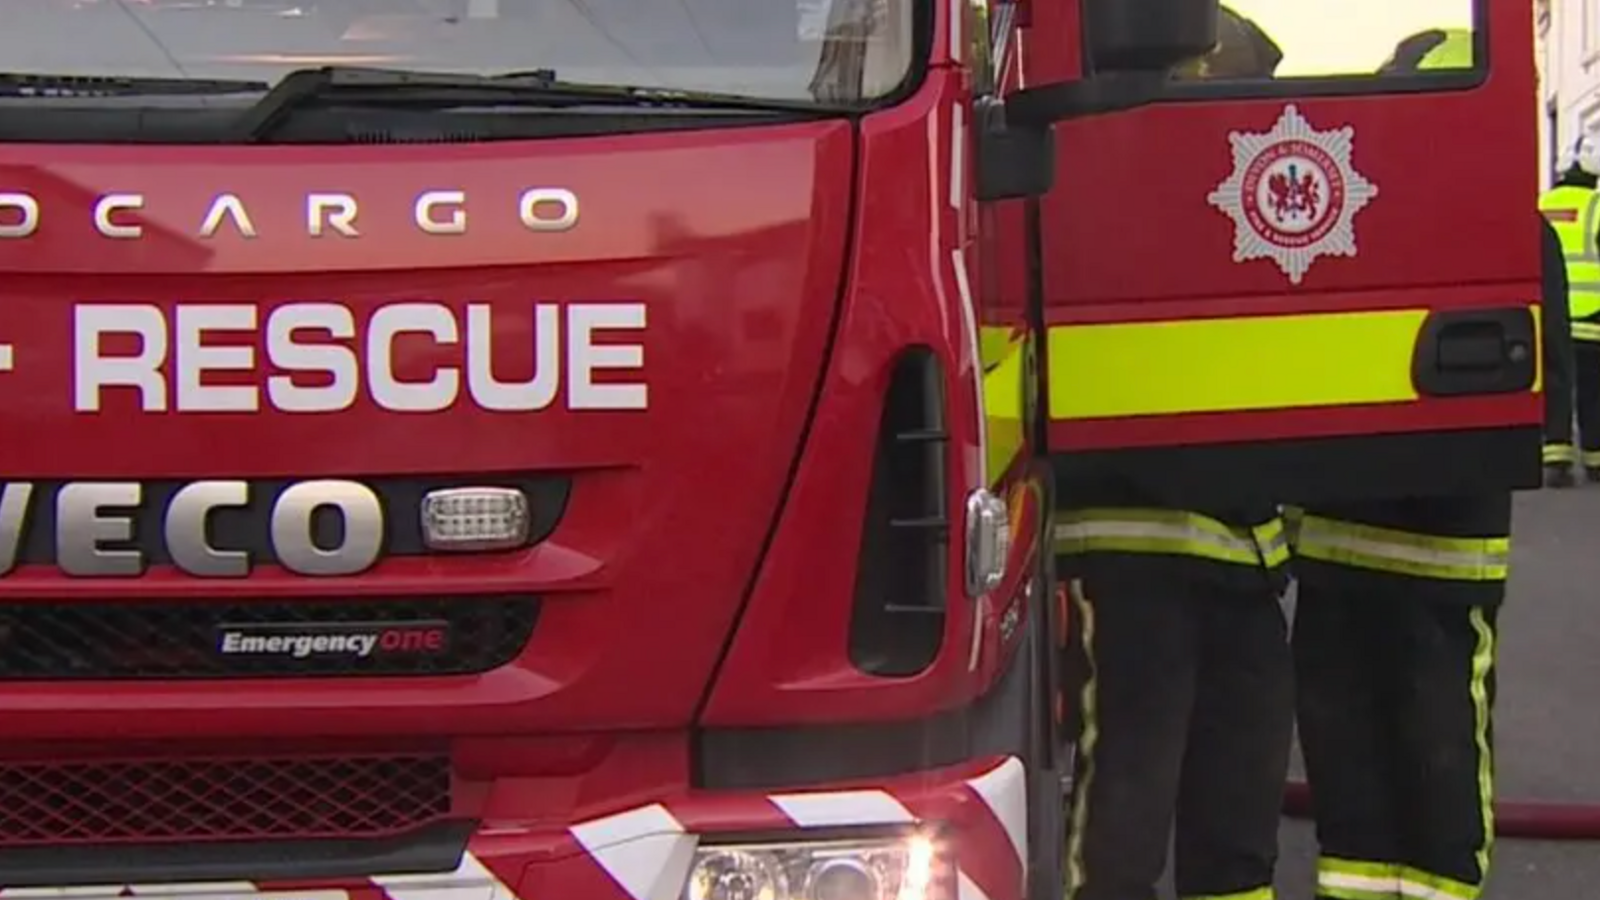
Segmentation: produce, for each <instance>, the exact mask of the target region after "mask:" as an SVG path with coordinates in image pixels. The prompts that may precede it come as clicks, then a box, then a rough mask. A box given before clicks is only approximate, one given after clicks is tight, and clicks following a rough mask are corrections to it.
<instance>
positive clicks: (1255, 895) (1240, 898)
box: [1178, 887, 1272, 900]
mask: <svg viewBox="0 0 1600 900" xmlns="http://www.w3.org/2000/svg"><path fill="white" fill-rule="evenodd" d="M1178 900H1272V888H1270V887H1262V888H1256V889H1255V890H1253V891H1238V892H1236V893H1232V894H1184V895H1182V896H1180V897H1179V898H1178Z"/></svg>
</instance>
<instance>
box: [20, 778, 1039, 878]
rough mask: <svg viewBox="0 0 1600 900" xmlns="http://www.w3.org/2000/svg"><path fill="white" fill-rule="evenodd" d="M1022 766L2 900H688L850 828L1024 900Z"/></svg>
mask: <svg viewBox="0 0 1600 900" xmlns="http://www.w3.org/2000/svg"><path fill="white" fill-rule="evenodd" d="M1025 780H1026V779H1025V773H1024V767H1023V765H1022V763H1021V761H1020V760H1018V759H1016V758H1015V757H1001V758H991V759H986V760H982V761H977V762H974V763H971V764H968V765H963V766H958V767H952V768H948V769H939V770H934V771H927V772H919V773H916V774H914V775H910V776H903V777H899V778H894V779H885V780H881V781H876V782H870V783H860V784H851V785H848V786H844V785H841V786H838V787H832V788H809V789H806V790H803V791H792V792H776V793H767V792H754V791H738V792H734V791H717V792H710V791H696V792H689V793H687V794H685V795H683V796H676V797H668V798H661V799H657V800H654V802H637V803H632V804H626V805H624V804H619V808H618V810H617V811H616V812H614V813H611V814H609V815H605V816H602V817H600V818H593V819H589V820H587V821H582V822H577V823H572V824H567V825H565V826H560V825H553V824H544V823H528V824H526V825H517V824H514V823H511V822H508V821H507V820H506V819H504V818H502V819H500V820H498V821H496V822H495V823H494V824H492V825H489V824H486V825H484V826H481V827H480V829H479V830H478V831H477V832H476V833H475V834H474V835H473V837H472V838H471V840H470V841H469V843H468V847H467V851H466V852H465V854H464V855H463V856H462V859H461V862H460V865H459V866H458V867H457V868H456V870H455V871H453V872H447V873H436V874H423V875H407V874H394V875H373V876H370V877H367V878H364V879H356V880H351V879H338V880H330V881H327V882H325V883H324V882H315V881H297V882H292V883H288V882H271V881H262V882H246V881H241V882H228V883H210V884H195V883H176V884H145V885H105V886H98V887H97V886H83V887H76V886H65V885H63V886H52V887H39V888H10V889H5V888H3V886H0V900H24V898H41V900H42V898H45V897H50V898H53V900H59V898H62V897H71V898H73V900H89V898H102V897H103V898H106V900H111V898H119V897H128V896H134V897H139V898H172V900H268V898H270V900H678V898H679V897H680V896H681V895H682V894H683V891H684V887H685V885H686V883H687V880H688V878H689V874H690V870H691V868H692V867H693V866H694V864H695V861H696V859H697V851H699V850H701V849H702V848H705V847H710V846H714V845H717V844H727V843H743V842H747V841H759V842H763V843H765V842H782V843H804V842H806V841H808V840H814V839H821V838H822V837H824V836H832V837H837V836H838V835H839V834H840V832H841V830H845V831H852V830H853V831H859V830H860V829H872V828H879V829H906V830H912V829H917V830H923V829H934V830H937V833H938V835H939V839H938V842H937V843H938V846H939V847H940V848H941V850H940V852H941V854H942V858H941V862H943V863H947V864H948V865H949V866H950V867H952V868H953V870H954V872H953V884H952V885H951V888H952V889H951V890H950V891H949V893H948V895H947V896H949V898H950V900H1021V898H1022V896H1023V893H1024V890H1025V883H1026V871H1025V870H1026V858H1027V792H1026V789H1025Z"/></svg>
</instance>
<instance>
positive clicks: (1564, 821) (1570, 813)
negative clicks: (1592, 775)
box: [1283, 781, 1600, 841]
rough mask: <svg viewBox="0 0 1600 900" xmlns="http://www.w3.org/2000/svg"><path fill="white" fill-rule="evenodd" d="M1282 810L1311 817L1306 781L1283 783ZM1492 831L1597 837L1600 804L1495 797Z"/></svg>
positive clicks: (1528, 836)
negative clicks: (1285, 784)
mask: <svg viewBox="0 0 1600 900" xmlns="http://www.w3.org/2000/svg"><path fill="white" fill-rule="evenodd" d="M1283 812H1284V815H1286V816H1289V817H1290V818H1295V819H1309V818H1311V790H1310V788H1308V787H1306V783H1305V782H1303V781H1291V782H1289V784H1288V785H1287V786H1286V788H1285V790H1284V794H1283ZM1494 833H1495V836H1496V837H1503V838H1522V839H1525V840H1534V841H1600V804H1597V803H1541V802H1538V801H1531V800H1496V801H1495V804H1494Z"/></svg>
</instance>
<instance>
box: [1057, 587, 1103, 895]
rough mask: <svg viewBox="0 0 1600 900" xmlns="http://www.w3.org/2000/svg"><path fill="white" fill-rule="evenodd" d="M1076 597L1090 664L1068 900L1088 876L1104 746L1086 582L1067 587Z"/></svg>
mask: <svg viewBox="0 0 1600 900" xmlns="http://www.w3.org/2000/svg"><path fill="white" fill-rule="evenodd" d="M1067 593H1068V595H1069V596H1071V598H1072V607H1073V611H1074V612H1076V613H1077V614H1078V634H1079V636H1080V637H1079V642H1080V643H1081V645H1082V647H1083V656H1084V660H1085V662H1086V663H1087V668H1088V672H1087V673H1086V674H1087V677H1086V678H1085V679H1084V681H1083V687H1082V688H1081V689H1080V690H1079V692H1078V718H1079V720H1080V721H1081V722H1082V723H1083V724H1082V728H1083V730H1082V733H1080V734H1079V735H1078V747H1077V755H1078V759H1077V773H1076V776H1075V777H1074V778H1073V787H1072V794H1073V797H1072V832H1071V834H1069V835H1068V836H1067V860H1066V863H1067V864H1066V866H1064V867H1063V872H1062V874H1063V876H1064V877H1065V882H1066V883H1065V891H1064V897H1065V900H1076V898H1077V896H1078V891H1079V890H1081V889H1082V888H1083V884H1084V880H1085V877H1086V874H1087V873H1085V872H1084V868H1083V833H1084V831H1085V830H1086V829H1087V827H1088V825H1089V791H1090V790H1091V789H1092V788H1093V787H1094V754H1095V751H1096V750H1097V749H1099V745H1100V725H1099V723H1100V718H1099V717H1100V710H1099V703H1098V700H1099V696H1100V666H1099V663H1098V662H1097V661H1096V659H1095V652H1094V647H1095V644H1094V607H1093V606H1091V605H1090V604H1089V598H1088V595H1086V594H1085V593H1084V592H1083V580H1082V579H1079V578H1074V579H1072V581H1071V582H1069V583H1068V585H1067Z"/></svg>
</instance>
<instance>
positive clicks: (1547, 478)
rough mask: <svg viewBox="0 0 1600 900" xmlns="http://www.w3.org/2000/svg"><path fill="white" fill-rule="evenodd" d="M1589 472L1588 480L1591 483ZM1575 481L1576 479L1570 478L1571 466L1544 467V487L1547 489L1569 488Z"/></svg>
mask: <svg viewBox="0 0 1600 900" xmlns="http://www.w3.org/2000/svg"><path fill="white" fill-rule="evenodd" d="M1590 471H1591V475H1590V476H1589V480H1590V481H1593V480H1594V476H1593V474H1592V472H1593V470H1590ZM1575 481H1576V479H1575V478H1573V476H1572V466H1570V465H1559V466H1549V465H1547V466H1545V467H1544V486H1545V487H1547V488H1569V487H1572V485H1573V483H1574V482H1575Z"/></svg>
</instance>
